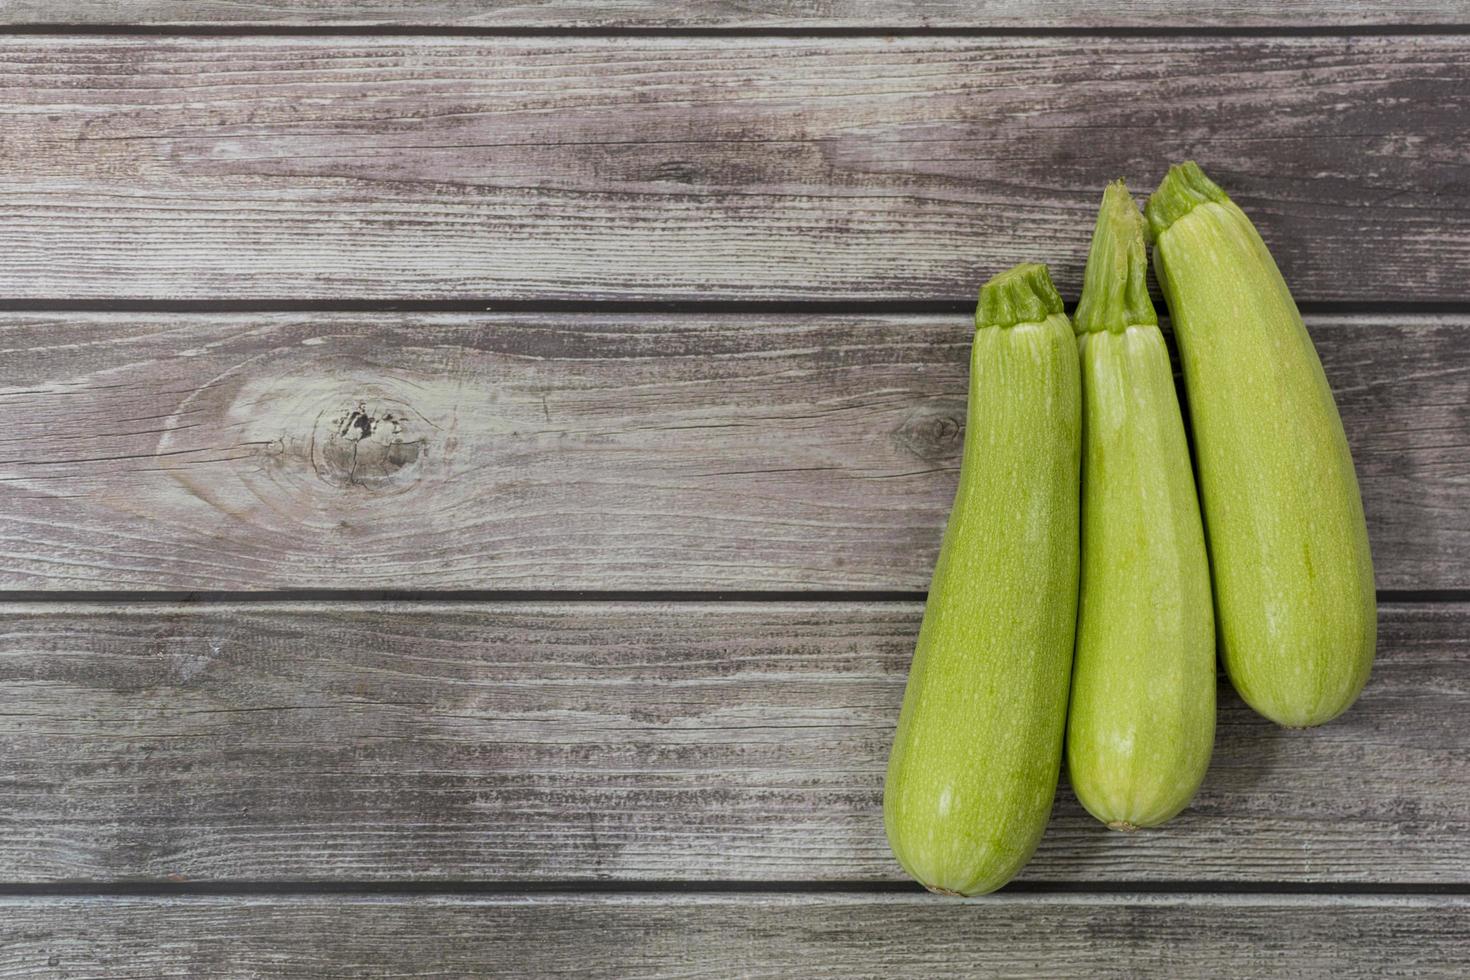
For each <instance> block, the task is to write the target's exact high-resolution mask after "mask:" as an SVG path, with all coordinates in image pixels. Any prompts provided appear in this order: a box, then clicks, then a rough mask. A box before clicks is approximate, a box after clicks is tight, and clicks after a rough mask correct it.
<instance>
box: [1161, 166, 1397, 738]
mask: <svg viewBox="0 0 1470 980" xmlns="http://www.w3.org/2000/svg"><path fill="white" fill-rule="evenodd" d="M1148 220H1149V224H1150V226H1151V227H1152V229H1153V232H1154V238H1155V247H1154V263H1155V267H1156V270H1157V272H1158V278H1159V283H1160V285H1161V286H1162V287H1163V291H1164V297H1165V299H1166V300H1167V301H1168V304H1169V313H1170V317H1171V319H1172V321H1173V324H1174V333H1175V336H1176V337H1177V338H1178V340H1179V352H1180V358H1181V361H1182V362H1183V365H1184V383H1185V393H1186V395H1187V397H1188V400H1189V413H1190V418H1191V423H1192V425H1193V428H1194V442H1195V453H1196V457H1197V460H1198V468H1199V477H1200V495H1201V498H1202V500H1203V504H1204V515H1205V529H1206V534H1207V537H1208V541H1209V548H1210V567H1211V570H1212V572H1213V576H1214V583H1215V618H1216V624H1217V629H1218V630H1219V637H1220V639H1219V645H1220V653H1221V658H1222V659H1223V660H1224V662H1225V669H1226V672H1227V673H1228V674H1229V675H1230V680H1231V682H1232V683H1233V684H1234V685H1235V689H1236V690H1237V691H1239V692H1240V696H1241V697H1242V698H1244V699H1245V700H1246V702H1247V703H1248V704H1250V706H1251V707H1253V708H1255V709H1256V710H1257V711H1259V712H1260V713H1261V714H1263V715H1265V716H1266V717H1267V718H1270V719H1271V720H1272V721H1275V722H1278V723H1280V724H1282V725H1288V726H1291V727H1294V728H1302V727H1307V726H1310V725H1320V724H1321V723H1323V722H1325V721H1328V720H1329V719H1332V718H1334V717H1336V716H1337V715H1339V714H1341V713H1342V712H1343V711H1345V710H1347V707H1348V705H1350V704H1352V703H1353V700H1354V699H1355V698H1356V697H1357V696H1358V693H1359V692H1360V691H1361V690H1362V689H1363V685H1364V683H1365V682H1366V681H1367V680H1368V671H1369V670H1370V668H1371V667H1372V665H1373V649H1374V644H1375V640H1376V633H1377V614H1376V607H1375V604H1374V592H1373V562H1372V558H1371V556H1370V555H1369V551H1368V530H1367V525H1366V524H1365V522H1364V519H1363V504H1362V500H1361V498H1360V497H1359V496H1358V481H1357V478H1356V476H1355V475H1354V473H1353V459H1352V455H1351V454H1350V453H1349V451H1348V444H1347V438H1346V437H1345V435H1344V434H1343V430H1342V420H1341V419H1340V418H1339V417H1338V414H1337V405H1336V404H1335V403H1334V402H1333V400H1332V390H1331V389H1330V388H1329V387H1328V386H1327V378H1326V376H1325V375H1324V374H1323V373H1322V363H1321V361H1319V360H1318V359H1317V351H1316V349H1315V348H1314V347H1313V346H1312V340H1311V338H1310V337H1309V336H1308V335H1307V330H1306V327H1305V326H1303V324H1302V318H1301V314H1300V313H1298V312H1297V308H1296V304H1295V303H1294V302H1293V301H1292V298H1291V293H1290V291H1289V290H1288V289H1287V288H1286V283H1285V281H1284V280H1283V279H1282V278H1281V273H1280V271H1279V270H1278V269H1277V268H1276V263H1275V262H1274V261H1273V260H1272V258H1271V254H1270V252H1268V251H1267V250H1266V245H1265V243H1264V242H1262V241H1261V236H1260V235H1259V234H1257V232H1256V229H1255V228H1254V226H1252V225H1251V223H1250V219H1249V218H1247V217H1246V216H1245V214H1244V213H1243V212H1242V211H1241V210H1240V208H1238V207H1236V206H1235V204H1234V203H1233V202H1232V201H1231V200H1230V198H1229V197H1227V196H1226V195H1225V192H1224V191H1222V190H1221V189H1220V188H1219V187H1217V186H1216V185H1215V184H1214V183H1213V182H1211V181H1210V179H1209V178H1208V177H1206V176H1205V175H1204V173H1203V172H1202V171H1201V170H1200V168H1199V167H1198V166H1196V165H1195V164H1193V163H1185V164H1181V165H1180V166H1177V167H1174V168H1173V169H1171V170H1170V171H1169V175H1168V176H1167V177H1165V178H1164V182H1163V183H1162V184H1161V185H1160V186H1159V189H1158V190H1157V191H1156V192H1155V193H1154V195H1153V197H1151V198H1150V199H1149V202H1148Z"/></svg>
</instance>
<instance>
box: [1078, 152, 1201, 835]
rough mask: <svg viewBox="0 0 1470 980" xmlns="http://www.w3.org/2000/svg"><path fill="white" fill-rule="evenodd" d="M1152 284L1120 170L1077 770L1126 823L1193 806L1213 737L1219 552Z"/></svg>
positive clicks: (1099, 813)
mask: <svg viewBox="0 0 1470 980" xmlns="http://www.w3.org/2000/svg"><path fill="white" fill-rule="evenodd" d="M1147 280H1148V255H1147V251H1146V249H1145V245H1144V222H1143V215H1141V214H1140V213H1139V212H1138V206H1137V205H1136V204H1134V203H1133V198H1132V197H1130V196H1129V194H1128V188H1127V187H1125V186H1124V184H1123V182H1122V181H1118V182H1117V183H1115V184H1113V185H1112V186H1110V187H1109V188H1108V189H1107V191H1106V192H1105V193H1104V194H1103V203H1102V210H1101V211H1100V213H1099V214H1098V218H1097V228H1096V230H1095V231H1094V232H1093V236H1092V250H1091V251H1090V252H1089V254H1088V256H1087V273H1086V277H1085V280H1084V282H1083V287H1082V302H1081V303H1080V304H1079V305H1078V307H1077V316H1076V327H1077V345H1078V352H1079V354H1080V355H1081V363H1082V586H1081V595H1080V598H1079V600H1078V601H1079V606H1078V618H1077V652H1076V655H1075V662H1074V664H1073V667H1072V701H1071V705H1070V707H1069V708H1068V709H1067V774H1068V778H1069V779H1070V781H1071V784H1072V789H1073V791H1074V792H1075V793H1076V794H1077V798H1078V799H1079V800H1081V802H1082V805H1083V806H1084V807H1086V808H1087V812H1088V813H1091V814H1092V815H1093V816H1094V817H1097V819H1099V820H1101V821H1102V822H1103V823H1105V824H1107V825H1108V826H1109V827H1113V828H1115V829H1120V830H1131V829H1134V828H1137V827H1153V826H1156V825H1158V824H1161V823H1163V822H1164V821H1165V820H1168V819H1169V818H1170V817H1172V816H1174V815H1175V814H1176V813H1178V812H1179V811H1180V810H1182V809H1184V807H1185V806H1186V805H1188V803H1189V801H1190V799H1192V798H1193V797H1194V793H1195V790H1197V789H1198V788H1199V785H1200V782H1201V781H1202V780H1203V779H1204V776H1205V770H1206V769H1207V768H1208V767H1209V764H1210V750H1211V748H1212V746H1213V744H1214V736H1215V625H1214V615H1213V612H1212V610H1211V605H1210V568H1209V559H1208V558H1207V557H1206V555H1205V536H1204V529H1203V528H1202V527H1201V525H1200V512H1199V500H1198V498H1197V497H1196V495H1195V491H1194V474H1193V473H1192V472H1191V470H1190V463H1189V445H1188V443H1187V442H1186V441H1185V439H1184V422H1183V420H1182V419H1181V418H1180V415H1179V401H1178V398H1177V396H1176V395H1175V393H1174V373H1173V371H1172V370H1171V369H1170V367H1169V352H1168V349H1167V348H1166V347H1165V346H1164V337H1163V334H1161V333H1160V332H1159V327H1158V322H1159V321H1158V317H1157V316H1156V315H1155V313H1154V307H1153V303H1152V302H1150V300H1149V298H1148V281H1147Z"/></svg>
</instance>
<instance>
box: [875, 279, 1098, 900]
mask: <svg viewBox="0 0 1470 980" xmlns="http://www.w3.org/2000/svg"><path fill="white" fill-rule="evenodd" d="M975 321H976V331H975V343H974V348H973V351H972V353H971V357H970V402H969V421H968V423H967V428H966V432H965V453H964V462H963V464H962V466H961V469H960V479H959V489H958V492H957V493H956V495H955V502H954V509H953V511H952V512H951V513H950V518H949V525H948V527H947V529H946V531H945V534H944V544H943V547H942V548H941V550H940V554H939V561H938V564H937V565H936V566H935V569H934V578H933V582H932V584H931V585H930V588H929V599H928V604H927V605H926V606H925V609H924V622H923V626H922V627H921V628H920V631H919V640H918V646H917V648H916V649H915V651H914V660H913V666H912V669H911V670H910V672H909V680H908V688H907V690H906V691H905V693H904V700H903V711H902V713H901V715H900V716H899V722H898V733H897V735H896V736H895V737H894V742H893V752H892V755H891V756H890V758H889V762H888V781H887V785H886V787H885V790H884V795H883V810H884V820H885V823H886V825H887V829H888V841H889V844H890V845H891V846H892V848H893V853H894V855H895V856H896V857H897V858H898V860H899V863H900V864H902V865H903V867H904V869H905V870H906V871H908V873H909V874H911V875H913V876H914V877H915V878H917V879H918V880H919V881H920V882H921V883H923V884H924V885H925V886H926V887H928V888H929V889H930V890H931V891H937V892H943V893H946V894H957V895H976V894H981V893H984V892H989V891H994V890H995V889H997V888H999V887H1000V886H1001V885H1003V884H1005V883H1006V882H1007V881H1009V880H1010V879H1011V877H1012V876H1013V875H1015V873H1016V872H1017V871H1019V870H1020V869H1021V866H1022V865H1024V864H1025V863H1026V861H1027V860H1028V859H1029V858H1030V857H1031V853H1032V852H1033V851H1034V850H1035V849H1036V844H1037V842H1038V841H1039V840H1040V839H1041V832H1042V830H1043V829H1044V828H1045V826H1046V821H1047V816H1048V815H1049V814H1050V812H1051V804H1052V797H1053V795H1054V794H1055V792H1056V786H1057V779H1058V777H1059V775H1060V770H1061V753H1062V732H1063V727H1064V725H1065V721H1066V709H1067V685H1068V681H1069V678H1070V674H1071V667H1072V640H1073V629H1074V626H1075V623H1076V616H1077V522H1078V515H1077V492H1078V454H1079V451H1080V446H1079V443H1080V431H1079V430H1080V405H1079V401H1080V392H1079V385H1078V377H1077V349H1076V340H1075V339H1074V338H1073V335H1072V327H1071V324H1070V323H1069V322H1068V320H1067V316H1066V314H1065V313H1063V312H1062V301H1061V298H1060V297H1059V296H1058V295H1057V292H1056V289H1055V288H1053V286H1052V283H1051V279H1050V277H1049V276H1048V275H1047V271H1046V267H1045V266H1041V265H1022V266H1017V267H1016V268H1014V269H1012V270H1010V271H1008V272H1004V273H1001V274H1000V275H998V276H996V277H995V278H994V279H992V280H990V282H988V283H986V284H985V286H984V287H983V288H982V289H981V291H980V306H979V309H978V310H977V311H976V314H975Z"/></svg>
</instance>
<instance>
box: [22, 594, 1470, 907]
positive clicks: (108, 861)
mask: <svg viewBox="0 0 1470 980" xmlns="http://www.w3.org/2000/svg"><path fill="white" fill-rule="evenodd" d="M0 608H3V615H0V687H3V689H4V690H6V691H8V692H10V693H11V694H12V697H10V698H9V699H8V700H7V702H6V705H5V708H4V711H3V713H0V754H3V757H4V759H5V766H4V768H3V770H0V827H4V829H5V830H4V833H3V834H0V880H3V881H28V882H49V881H58V880H69V879H84V880H91V881H117V880H132V879H152V880H163V879H172V880H177V879H180V878H184V879H196V880H197V879H206V880H221V879H223V880H267V881H268V880H281V879H310V880H348V881H371V880H410V879H412V880H424V881H428V880H440V881H443V880H459V879H491V880H511V881H514V880H565V879H579V880H586V879H642V880H656V881H657V880H689V881H711V880H724V879H731V880H734V879H739V880H758V881H788V880H816V881H843V880H854V879H866V880H873V879H882V880H894V881H901V880H904V875H903V873H902V871H901V870H900V869H899V868H898V866H897V864H896V863H895V862H894V861H893V859H892V857H891V856H890V854H889V851H888V846H887V843H886V841H885V839H884V834H883V827H882V814H881V810H882V806H881V796H882V782H883V771H884V766H885V764H886V759H887V753H888V746H889V742H890V740H891V738H892V734H893V727H894V724H895V722H896V719H897V717H898V708H899V702H900V700H901V698H902V693H903V683H904V676H905V672H906V670H907V667H908V662H909V658H910V656H911V654H912V651H913V643H914V639H915V635H916V633H917V629H918V621H919V615H920V612H921V610H920V607H919V606H918V604H916V603H887V604H854V603H795V604H792V603H739V604H717V603H679V604H672V605H665V604H632V605H628V604H610V603H587V604H571V605H558V604H542V603H530V604H500V605H480V604H447V605H364V604H357V603H351V604H332V605H329V606H323V607H319V608H318V607H311V606H297V605H286V604H279V605H278V604H264V605H259V604H242V605H226V606H203V607H191V606H151V605H150V606H122V607H109V606H106V605H90V606H78V607H71V608H57V607H52V606H40V607H16V606H9V607H0ZM1382 618H1383V622H1382V639H1381V641H1380V656H1379V663H1378V665H1377V667H1376V669H1375V672H1374V675H1373V678H1372V681H1371V683H1370V684H1369V686H1368V689H1367V691H1366V692H1365V693H1364V695H1363V698H1362V700H1361V701H1360V702H1359V703H1358V704H1357V705H1355V706H1354V707H1353V709H1352V710H1351V712H1350V713H1349V714H1347V715H1346V716H1344V718H1343V719H1342V720H1340V721H1338V722H1334V723H1333V724H1331V725H1329V726H1326V727H1324V728H1321V729H1318V730H1314V731H1310V732H1289V731H1286V730H1284V729H1280V728H1278V727H1276V726H1274V725H1272V724H1270V723H1269V722H1267V721H1265V720H1264V719H1262V718H1260V717H1258V716H1256V715H1254V714H1253V713H1251V712H1250V711H1249V710H1248V709H1247V708H1245V707H1244V705H1243V704H1242V703H1241V702H1239V701H1238V700H1237V699H1236V698H1235V697H1234V695H1233V694H1230V693H1229V687H1228V685H1224V684H1222V699H1223V700H1222V706H1221V710H1220V717H1219V738H1218V741H1217V746H1216V753H1215V757H1214V761H1213V763H1212V765H1211V769H1210V772H1209V776H1208V778H1207V780H1206V782H1205V785H1204V788H1203V789H1202V790H1201V792H1200V795H1199V797H1198V798H1197V800H1196V801H1195V803H1194V804H1193V805H1192V807H1191V808H1190V809H1189V810H1188V811H1186V812H1185V813H1184V814H1183V815H1182V816H1181V817H1179V818H1178V819H1177V820H1176V821H1174V822H1172V823H1171V824H1169V825H1168V826H1167V827H1166V828H1164V829H1161V830H1158V831H1150V832H1148V833H1139V834H1133V835H1124V834H1118V833H1116V832H1112V831H1108V830H1106V829H1105V828H1103V827H1102V826H1101V825H1100V824H1098V823H1097V822H1096V821H1094V820H1093V819H1092V818H1090V817H1088V816H1087V815H1086V814H1085V813H1084V812H1083V811H1082V810H1081V808H1080V807H1079V806H1078V805H1077V803H1076V802H1075V800H1074V799H1073V798H1072V796H1071V794H1070V791H1068V790H1066V789H1063V791H1062V793H1061V794H1060V796H1059V802H1058V805H1057V808H1056V813H1055V814H1054V816H1053V820H1052V824H1051V826H1050V828H1049V829H1048V832H1047V835H1046V838H1045V840H1044V841H1043V843H1042V845H1041V849H1040V851H1039V852H1038V855H1037V857H1036V858H1035V860H1034V861H1033V862H1032V863H1031V864H1030V866H1028V868H1027V869H1026V870H1025V871H1024V872H1023V873H1022V876H1021V880H1023V881H1031V882H1040V881H1074V882H1075V881H1080V882H1096V883H1106V884H1110V885H1115V884H1117V883H1119V882H1129V881H1174V882H1178V881H1185V882H1189V881H1201V882H1202V881H1232V882H1241V881H1246V882H1370V883H1371V882H1380V883H1381V882H1390V883H1391V882H1433V883H1458V884H1465V883H1466V881H1467V880H1470V879H1467V875H1470V762H1467V758H1466V755H1465V752H1464V751H1463V747H1464V745H1466V744H1467V743H1470V688H1467V678H1470V671H1467V668H1470V649H1467V647H1466V645H1465V642H1464V638H1465V636H1466V635H1467V631H1470V606H1467V605H1463V604H1455V605H1389V606H1387V607H1385V608H1384V610H1383V617H1382Z"/></svg>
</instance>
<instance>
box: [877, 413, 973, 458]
mask: <svg viewBox="0 0 1470 980" xmlns="http://www.w3.org/2000/svg"><path fill="white" fill-rule="evenodd" d="M963 418H964V410H963V408H962V407H961V406H946V405H932V406H931V405H926V406H923V407H921V408H917V409H915V410H914V411H913V412H911V413H910V414H909V417H908V418H906V419H904V421H903V425H901V426H899V427H898V431H897V432H896V433H895V434H894V437H895V438H896V439H897V440H898V442H899V444H900V445H902V446H903V447H904V448H906V449H908V451H909V452H911V453H913V454H914V455H915V456H918V457H919V458H920V459H925V460H931V461H938V460H945V459H953V458H955V457H957V456H959V454H960V453H961V452H962V451H963V449H964V441H965V423H964V422H963Z"/></svg>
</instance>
